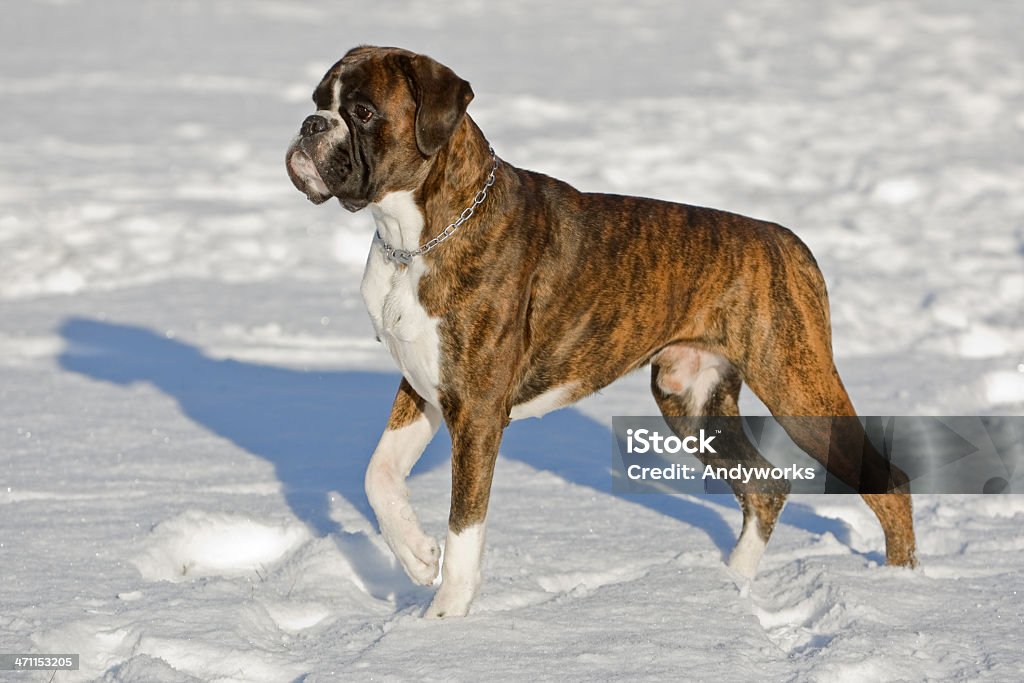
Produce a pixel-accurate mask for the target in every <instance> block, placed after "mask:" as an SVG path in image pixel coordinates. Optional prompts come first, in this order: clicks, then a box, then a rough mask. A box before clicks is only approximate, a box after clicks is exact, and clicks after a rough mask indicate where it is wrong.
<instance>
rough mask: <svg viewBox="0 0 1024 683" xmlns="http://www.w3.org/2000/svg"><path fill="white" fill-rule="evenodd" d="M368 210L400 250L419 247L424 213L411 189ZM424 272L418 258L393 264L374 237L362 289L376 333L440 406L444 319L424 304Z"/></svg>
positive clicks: (414, 381)
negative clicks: (441, 327) (440, 332)
mask: <svg viewBox="0 0 1024 683" xmlns="http://www.w3.org/2000/svg"><path fill="white" fill-rule="evenodd" d="M370 208H371V210H372V211H373V218H374V220H375V221H376V223H377V230H379V231H380V234H381V236H382V237H383V238H384V239H385V240H387V242H388V243H389V244H391V245H392V246H395V247H400V248H402V249H415V248H416V247H417V246H419V238H420V233H421V232H422V231H423V215H422V214H421V213H420V211H419V208H418V207H417V206H416V203H415V202H414V201H413V199H412V194H411V193H409V192H393V193H391V194H389V195H387V196H385V197H384V198H383V199H382V200H381V201H380V202H379V203H377V204H372V205H371V207H370ZM425 272H426V267H425V266H424V264H423V260H422V259H414V260H413V262H412V264H411V265H409V266H408V267H403V266H401V265H399V264H397V263H394V262H390V263H389V262H388V261H386V260H385V259H384V250H383V248H382V247H381V244H380V242H379V241H378V240H374V242H373V245H372V246H371V247H370V254H369V256H368V257H367V259H366V271H365V272H364V273H363V282H362V285H361V287H360V291H361V293H362V295H363V301H364V302H365V303H366V309H367V311H369V313H370V320H371V321H372V322H373V327H374V329H375V330H376V332H377V336H378V337H379V338H380V340H381V342H382V343H383V344H384V346H385V348H387V350H388V352H389V353H391V356H392V357H393V358H394V359H395V362H396V363H398V367H399V369H400V370H401V371H402V375H404V376H405V378H406V379H407V380H408V381H409V384H411V385H412V388H413V389H415V390H416V393H418V394H419V395H420V396H422V397H423V399H424V400H425V401H427V402H428V403H430V404H432V405H435V406H438V405H439V399H438V393H437V387H438V384H439V383H440V376H441V367H440V360H441V344H440V338H439V336H438V330H437V328H438V324H439V322H440V321H439V319H438V318H432V317H430V315H428V314H427V311H426V310H425V309H424V308H423V306H422V305H420V300H419V283H420V278H421V277H423V275H424V273H425Z"/></svg>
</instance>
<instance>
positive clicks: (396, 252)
mask: <svg viewBox="0 0 1024 683" xmlns="http://www.w3.org/2000/svg"><path fill="white" fill-rule="evenodd" d="M487 149H488V151H489V152H490V153H491V162H492V163H491V172H490V174H489V175H488V176H487V182H486V183H484V186H483V188H482V189H481V190H480V191H479V192H477V193H476V197H475V198H474V199H473V203H472V204H470V205H469V206H467V207H466V208H465V209H463V210H462V213H461V214H459V217H458V218H457V219H456V220H455V222H454V223H449V224H448V227H447V228H445V229H444V230H442V231H441V232H440V233H438V235H437V236H436V237H433V238H431V240H430V241H429V242H427V243H426V244H424V245H423V246H422V247H420V248H419V249H412V250H409V249H398V248H396V247H393V246H391V245H390V244H388V243H387V242H385V241H384V238H383V237H381V234H380V228H378V229H377V235H376V239H377V240H378V241H379V242H380V245H381V247H382V248H383V249H384V260H385V261H387V262H388V263H390V262H392V261H397V262H398V263H401V264H402V265H406V266H407V265H409V264H410V263H412V260H413V257H416V256H423V255H424V254H426V253H427V252H428V251H431V250H433V249H434V248H435V247H437V246H438V245H439V244H441V243H442V242H444V241H445V240H446V239H448V238H449V237H451V236H452V235H454V234H455V231H456V230H458V229H459V227H460V226H461V225H462V224H463V223H465V222H466V221H468V220H469V219H470V217H472V215H473V212H474V211H476V208H477V207H478V206H480V205H481V204H483V203H484V200H485V199H487V190H489V189H490V188H491V186H492V185H494V172H495V171H497V170H498V158H497V157H496V156H495V155H494V148H493V147H488V148H487Z"/></svg>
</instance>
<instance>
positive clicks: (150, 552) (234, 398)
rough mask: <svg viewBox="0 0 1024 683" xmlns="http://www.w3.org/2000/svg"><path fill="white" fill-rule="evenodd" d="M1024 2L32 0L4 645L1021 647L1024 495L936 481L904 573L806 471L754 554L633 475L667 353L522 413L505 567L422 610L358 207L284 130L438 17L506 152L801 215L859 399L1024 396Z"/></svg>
mask: <svg viewBox="0 0 1024 683" xmlns="http://www.w3.org/2000/svg"><path fill="white" fill-rule="evenodd" d="M1022 25H1024V6H1022V5H1021V3H1019V2H1010V1H1009V0H991V1H989V2H985V3H961V2H952V0H937V1H935V2H924V1H923V0H921V1H918V2H911V1H908V0H892V1H885V2H882V1H877V2H854V1H853V0H849V1H844V0H824V1H821V0H813V1H812V0H787V1H786V2H782V1H781V0H728V1H726V2H722V1H717V0H716V1H712V0H694V1H692V2H686V3H679V2H670V1H668V0H640V1H637V2H631V3H624V2H622V1H621V0H593V1H591V2H586V3H582V2H580V3H576V2H549V1H544V2H542V1H541V0H522V1H518V2H513V1H511V0H510V1H508V2H501V3H484V2H479V1H476V0H460V1H458V2H450V3H448V2H446V3H443V4H442V3H430V2H422V1H418V0H417V1H414V2H406V3H395V2H377V3H365V2H361V3H356V2H340V1H335V2H322V3H302V4H299V3H291V2H285V1H284V0H261V1H260V2H243V1H242V0H223V1H220V2H198V0H182V1H181V2H155V1H146V2H135V1H132V0H106V1H105V2H102V3H86V2H77V1H74V0H62V1H59V2H58V1H56V0H53V1H46V2H44V1H37V2H31V1H29V0H25V1H24V2H18V3H8V5H7V6H5V9H4V20H3V22H0V43H2V44H3V45H4V49H3V50H2V51H0V66H2V68H0V124H2V125H0V158H2V159H3V163H2V164H0V273H2V275H0V567H2V571H0V652H37V653H46V652H51V653H79V654H80V655H81V670H80V671H78V672H64V673H58V674H57V676H56V677H55V678H54V680H56V681H73V680H101V681H149V682H157V683H159V682H170V681H195V680H201V681H225V682H226V681H292V680H303V681H307V682H310V683H311V682H313V681H332V680H341V679H344V680H360V679H370V678H374V679H377V680H402V679H419V680H448V679H461V680H485V679H492V680H493V679H510V678H530V679H540V680H566V679H571V680H593V679H622V680H633V679H637V678H652V679H664V680H680V679H683V678H692V679H700V680H720V681H730V680H749V679H757V680H808V681H862V680H949V679H956V680H964V679H971V680H975V679H990V680H1012V679H1017V678H1019V676H1020V672H1021V671H1022V670H1024V647H1022V644H1021V639H1020V635H1021V633H1022V627H1024V599H1022V598H1024V578H1022V577H1024V572H1022V569H1024V537H1022V535H1021V531H1020V530H1021V525H1022V523H1024V498H1021V497H1018V496H1013V495H1011V496H995V495H993V496H976V497H968V496H918V497H917V499H916V509H915V519H916V525H917V530H918V537H919V543H920V545H919V547H920V559H921V568H920V569H919V570H917V571H902V570H895V569H891V568H887V567H885V566H880V564H881V562H882V548H883V544H882V537H881V531H880V529H879V527H878V525H877V523H876V522H875V520H874V519H873V517H872V516H871V514H870V513H869V511H868V510H867V508H866V507H865V506H864V505H863V504H862V503H861V502H860V500H859V499H857V498H847V497H841V496H817V497H800V498H794V499H793V500H792V501H791V502H790V504H789V505H788V506H787V508H786V510H785V512H784V514H783V516H782V520H781V523H780V525H779V528H778V530H777V531H776V534H775V537H774V538H773V539H772V542H771V543H770V544H769V547H768V551H767V554H766V556H765V559H764V561H763V563H762V566H761V571H760V573H759V575H758V576H757V578H756V579H755V580H754V581H753V582H746V581H743V580H741V579H740V578H739V577H737V576H734V575H732V574H730V573H729V572H728V570H727V569H726V568H725V566H724V562H723V558H724V557H725V556H726V555H727V554H728V552H729V551H730V550H731V548H732V545H733V544H734V542H735V539H736V533H737V531H738V529H739V526H740V513H739V511H738V509H737V507H736V505H735V503H734V502H733V501H732V500H731V498H728V497H725V496H717V497H705V498H694V497H686V496H680V497H669V496H638V497H635V498H630V499H627V498H622V497H618V496H614V495H612V494H611V493H610V485H611V481H610V477H609V474H608V463H609V462H610V460H609V456H610V448H611V439H610V433H609V424H610V416H611V415H614V414H633V415H645V414H646V415H649V414H656V408H655V406H654V404H653V400H652V399H651V398H650V396H649V393H648V388H647V382H648V380H647V377H646V375H645V374H643V373H639V374H636V375H632V376H630V377H627V378H625V379H624V380H623V381H621V382H619V383H618V384H616V385H614V386H613V387H611V388H609V389H608V390H607V391H605V392H604V393H602V394H601V395H599V396H596V397H593V398H591V399H588V400H586V401H584V402H583V403H582V404H580V405H579V406H577V407H575V408H570V409H565V410H561V411H558V412H556V413H552V414H551V415H548V416H546V417H544V418H543V419H541V420H528V421H524V422H522V423H517V424H514V425H513V426H512V427H511V428H510V429H509V430H508V434H507V438H506V439H505V441H504V443H503V447H502V457H501V458H500V459H499V464H498V467H497V476H496V482H495V487H494V494H493V498H492V507H491V513H490V516H489V526H488V534H487V554H486V560H485V581H484V584H483V588H482V593H481V595H480V598H479V599H478V601H477V603H476V604H475V605H474V607H473V610H472V611H471V613H470V616H468V617H467V618H465V619H461V620H448V621H442V622H438V621H427V620H423V619H421V618H420V615H421V614H422V612H423V611H424V609H425V608H426V606H427V605H428V604H429V601H430V599H431V596H432V594H433V589H431V588H425V587H417V586H414V585H413V584H412V583H411V582H410V581H409V580H408V579H407V578H406V577H405V575H404V573H403V572H402V570H401V568H400V567H399V566H398V565H397V563H396V562H395V560H394V558H393V557H392V555H391V553H390V551H389V550H388V549H387V547H386V545H385V544H384V543H383V541H382V539H381V537H380V535H379V533H378V530H377V528H376V525H375V522H374V521H373V517H372V514H371V512H370V510H369V507H368V505H367V503H366V499H365V496H364V494H363V491H362V482H363V472H364V469H365V465H366V462H367V460H368V458H369V455H370V453H371V451H372V449H373V446H374V444H375V443H376V441H377V438H378V436H379V433H380V430H381V429H382V428H383V426H384V423H385V421H386V419H387V411H388V407H389V405H390V401H391V398H392V397H393V395H394V390H395V387H396V385H397V383H398V376H397V374H396V372H395V370H394V368H393V366H392V364H391V362H390V360H389V358H388V357H387V354H386V353H385V352H384V351H383V349H382V348H381V347H380V346H379V345H378V344H377V343H376V342H375V341H374V340H373V335H372V331H371V327H370V323H369V320H368V318H367V316H366V312H365V310H364V309H363V307H362V302H361V301H360V298H359V295H358V282H359V276H360V272H361V268H362V265H363V263H364V259H365V255H366V251H367V249H368V247H369V243H370V239H371V234H372V227H371V219H370V217H369V216H368V215H365V214H356V215H351V214H348V213H346V212H343V211H342V210H341V209H340V208H339V207H337V206H336V204H334V203H331V204H328V205H325V206H322V207H315V206H313V205H311V204H309V203H308V202H307V201H306V200H305V199H304V198H303V197H302V196H301V195H300V194H299V193H297V192H296V191H295V190H294V188H293V187H292V186H291V183H290V182H289V181H288V179H287V177H286V175H285V171H284V164H283V154H284V149H285V147H286V145H287V143H288V141H289V140H290V138H291V137H292V135H293V134H294V133H295V131H296V130H297V127H298V125H299V123H300V122H301V121H302V119H303V118H304V117H305V116H306V115H307V114H308V113H310V112H311V111H312V109H311V106H312V105H311V103H310V99H309V98H310V94H311V91H312V88H313V86H314V85H315V83H316V81H317V79H318V78H319V77H320V75H321V74H322V73H323V72H324V71H325V70H326V68H327V67H328V66H329V65H330V64H331V63H333V61H334V60H336V59H337V58H338V57H339V56H340V55H341V54H342V53H343V52H344V51H345V50H347V49H348V48H349V47H352V46H354V45H357V44H360V43H371V44H395V45H401V46H404V47H408V48H411V49H414V50H417V51H422V52H426V53H428V54H431V55H433V56H435V57H437V58H439V59H440V60H441V61H443V62H444V63H446V64H448V65H450V66H451V67H453V68H454V69H455V70H456V71H457V72H458V73H459V74H460V75H462V76H463V77H465V78H467V79H468V80H469V81H470V82H471V83H472V84H473V87H474V90H475V91H476V100H475V101H474V102H473V103H472V105H471V108H470V111H471V113H472V115H473V116H474V117H475V118H476V120H477V122H478V123H479V124H480V125H481V127H482V128H483V130H484V131H485V132H486V133H487V134H488V136H489V138H490V140H491V142H492V143H493V144H494V147H495V149H496V150H497V152H498V154H499V155H501V156H502V157H503V158H505V159H507V160H509V161H510V162H512V163H515V164H517V165H520V166H524V167H528V168H533V169H537V170H540V171H543V172H546V173H549V174H551V175H555V176H558V177H561V178H564V179H566V180H568V181H570V182H572V183H574V184H576V185H577V186H579V187H581V188H585V189H588V190H594V191H611V192H621V193H630V194H643V195H648V196H656V197H661V198H666V199H671V200H678V201H685V202H688V203H692V204H699V205H710V206H716V207H719V208H724V209H729V210H732V211H735V212H739V213H745V214H748V215H753V216H757V217H762V218H767V219H770V220H774V221H777V222H780V223H782V224H784V225H787V226H789V227H791V228H792V229H794V230H795V231H796V232H797V233H798V234H799V235H800V236H801V237H802V238H803V239H804V240H805V241H806V242H807V243H808V244H809V245H810V246H811V248H812V249H813V251H814V252H815V254H816V255H817V258H818V260H819V263H820V265H821V267H822V269H823V271H824V272H825V275H826V277H827V280H828V284H829V288H830V292H831V297H832V307H833V309H832V310H833V325H834V330H835V351H836V354H837V358H838V363H839V366H840V370H841V372H842V373H843V376H844V378H845V381H846V384H847V386H848V388H849V390H850V392H851V395H852V396H853V399H854V402H855V404H856V405H857V407H858V409H859V410H860V412H861V413H863V414H893V415H926V414H935V415H947V414H967V415H971V414H1020V413H1021V412H1022V411H1024V306H1022V301H1024V218H1022V216H1024V114H1022V113H1021V112H1022V111H1024V43H1022V41H1021V40H1020V27H1021V26H1022ZM693 257H694V258H700V255H699V254H694V255H693ZM744 407H745V409H746V410H747V411H748V412H753V413H757V412H762V411H763V408H762V407H761V406H760V405H759V404H758V403H757V401H756V399H754V398H752V397H751V396H750V395H749V394H746V395H745V397H744ZM447 458H448V443H447V437H446V436H444V435H443V434H442V435H440V436H439V437H438V439H436V442H435V443H434V444H433V445H432V446H431V447H430V448H429V449H428V451H427V454H426V456H425V457H424V459H423V461H422V462H421V463H420V464H419V466H417V468H416V469H415V470H414V471H413V476H412V478H411V480H410V489H411V492H412V499H413V504H414V505H415V506H416V509H417V512H418V514H419V516H420V519H421V520H422V521H423V523H424V526H425V527H426V530H427V531H428V532H429V533H431V534H432V535H434V536H435V537H437V538H441V537H443V533H444V529H445V526H446V517H447V504H448V493H449V486H450V478H449V473H448V469H447ZM49 675H50V674H49V673H48V672H46V673H45V675H43V674H41V676H42V677H41V678H39V677H37V678H36V679H35V680H49ZM18 676H19V678H18V680H34V679H33V678H32V675H31V674H18Z"/></svg>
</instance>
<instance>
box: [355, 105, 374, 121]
mask: <svg viewBox="0 0 1024 683" xmlns="http://www.w3.org/2000/svg"><path fill="white" fill-rule="evenodd" d="M353 113H354V114H355V115H356V118H357V119H359V120H360V121H362V122H363V123H367V122H368V121H369V120H370V119H372V118H373V110H371V109H370V108H369V107H367V106H364V105H362V104H357V105H356V106H355V109H353Z"/></svg>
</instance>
